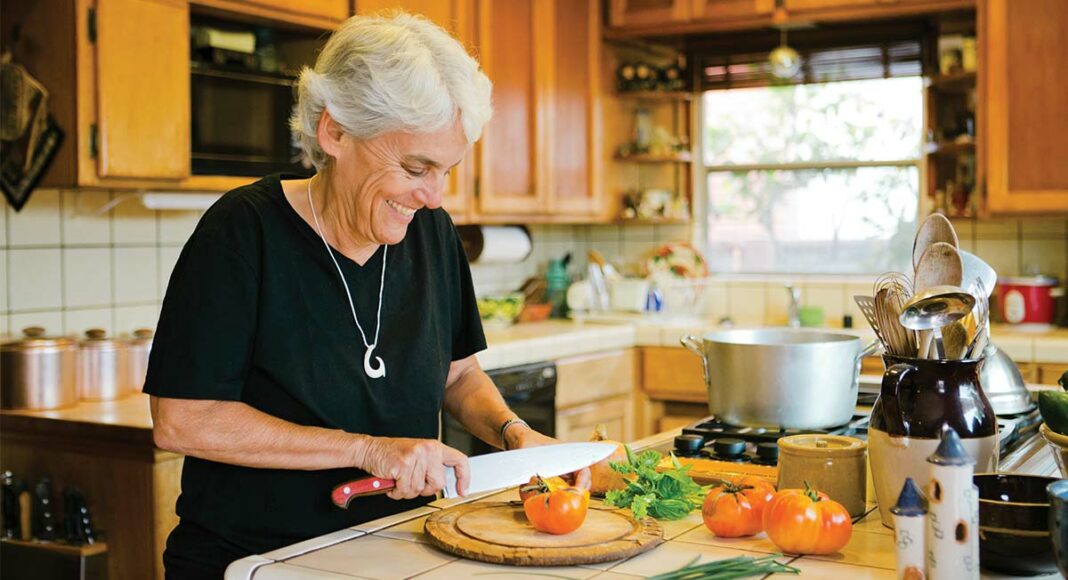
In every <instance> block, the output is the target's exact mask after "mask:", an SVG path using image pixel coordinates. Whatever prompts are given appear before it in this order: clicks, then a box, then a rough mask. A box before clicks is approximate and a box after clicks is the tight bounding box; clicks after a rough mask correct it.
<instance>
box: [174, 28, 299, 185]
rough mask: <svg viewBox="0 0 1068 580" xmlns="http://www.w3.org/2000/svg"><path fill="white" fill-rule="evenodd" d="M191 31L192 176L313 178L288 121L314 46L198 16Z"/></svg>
mask: <svg viewBox="0 0 1068 580" xmlns="http://www.w3.org/2000/svg"><path fill="white" fill-rule="evenodd" d="M192 32H193V34H192V36H193V41H192V43H191V52H190V93H191V94H190V96H191V101H192V102H191V105H192V132H191V136H192V172H193V174H195V175H239V176H262V175H265V174H268V173H281V172H286V173H295V174H298V175H310V173H311V172H310V171H309V170H308V169H306V168H305V167H303V166H302V164H301V153H300V149H299V146H298V143H297V141H296V139H295V138H294V135H293V133H292V131H290V129H289V117H290V115H291V114H292V112H293V105H294V102H295V86H296V79H297V71H298V70H299V67H300V65H301V64H303V62H302V61H305V60H307V57H306V56H304V55H303V52H307V50H308V49H309V47H310V46H311V45H312V43H313V41H312V40H309V39H306V38H302V37H294V34H293V33H287V32H284V31H276V30H272V29H267V28H262V27H254V26H251V25H242V24H240V23H229V22H223V21H219V20H213V19H207V18H198V17H196V16H194V19H193V22H192ZM293 46H297V47H299V48H301V49H303V52H302V51H300V50H295V49H292V47H293Z"/></svg>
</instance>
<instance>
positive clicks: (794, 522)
mask: <svg viewBox="0 0 1068 580" xmlns="http://www.w3.org/2000/svg"><path fill="white" fill-rule="evenodd" d="M764 530H765V531H766V532H767V533H768V538H769V539H770V540H771V541H772V543H773V544H775V545H776V546H778V548H779V549H780V550H782V551H783V552H787V553H790V554H833V553H834V552H837V551H838V550H840V549H842V548H843V547H844V546H845V545H846V544H848V543H849V538H850V536H852V535H853V520H852V518H850V517H849V512H848V511H846V509H845V508H844V507H842V504H840V503H838V502H836V501H834V500H832V499H830V498H828V497H827V495H826V494H823V493H820V492H818V491H816V490H815V489H812V488H811V487H808V486H807V485H806V487H805V489H803V490H802V489H784V490H782V491H780V492H779V493H777V494H775V497H773V498H771V501H770V502H769V503H768V505H767V506H766V507H765V508H764Z"/></svg>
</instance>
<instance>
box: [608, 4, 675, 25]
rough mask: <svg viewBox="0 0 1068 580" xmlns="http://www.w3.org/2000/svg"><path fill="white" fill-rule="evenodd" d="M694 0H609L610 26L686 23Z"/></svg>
mask: <svg viewBox="0 0 1068 580" xmlns="http://www.w3.org/2000/svg"><path fill="white" fill-rule="evenodd" d="M692 1H693V0H608V25H609V26H611V27H612V28H643V27H648V26H659V25H665V24H675V23H679V22H685V21H687V20H689V19H690V11H691V3H692Z"/></svg>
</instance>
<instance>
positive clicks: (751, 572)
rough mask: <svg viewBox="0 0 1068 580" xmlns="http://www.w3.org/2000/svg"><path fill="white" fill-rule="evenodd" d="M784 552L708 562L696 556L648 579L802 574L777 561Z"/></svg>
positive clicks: (709, 579)
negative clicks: (676, 568)
mask: <svg viewBox="0 0 1068 580" xmlns="http://www.w3.org/2000/svg"><path fill="white" fill-rule="evenodd" d="M781 557H782V554H772V555H770V556H764V557H761V558H751V557H749V556H738V557H737V558H729V559H726V560H717V561H715V562H708V563H706V564H697V560H699V559H700V556H698V557H697V558H694V559H693V560H691V561H690V563H689V564H686V565H685V566H683V567H682V568H679V569H678V570H673V571H671V572H666V573H664V574H660V575H657V576H650V577H649V578H648V579H647V580H732V579H734V578H749V577H752V576H764V575H766V574H800V573H801V570H800V569H798V568H794V567H793V566H788V565H786V564H782V563H780V562H777V561H776V559H777V558H781Z"/></svg>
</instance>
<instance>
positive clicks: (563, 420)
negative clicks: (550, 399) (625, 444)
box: [556, 395, 635, 442]
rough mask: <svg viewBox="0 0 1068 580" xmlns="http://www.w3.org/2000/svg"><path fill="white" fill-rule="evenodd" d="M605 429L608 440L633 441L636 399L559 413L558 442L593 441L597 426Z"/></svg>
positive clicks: (624, 398)
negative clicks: (591, 436) (602, 426)
mask: <svg viewBox="0 0 1068 580" xmlns="http://www.w3.org/2000/svg"><path fill="white" fill-rule="evenodd" d="M602 424H603V425H604V426H605V429H606V432H607V433H608V438H609V439H612V440H615V441H633V440H634V439H635V435H634V398H633V396H632V395H620V396H618V397H612V398H609V399H605V400H602V401H597V402H593V403H586V404H584V405H578V406H576V407H571V408H570V409H566V410H563V411H557V413H556V438H557V439H559V440H561V441H568V442H578V441H589V440H590V435H592V434H593V432H594V430H595V429H596V428H597V425H602Z"/></svg>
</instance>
